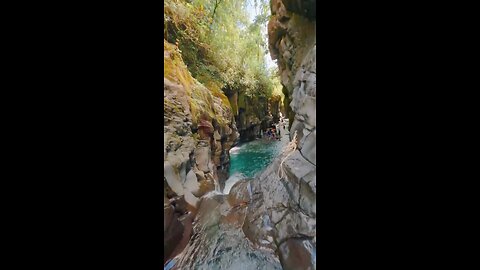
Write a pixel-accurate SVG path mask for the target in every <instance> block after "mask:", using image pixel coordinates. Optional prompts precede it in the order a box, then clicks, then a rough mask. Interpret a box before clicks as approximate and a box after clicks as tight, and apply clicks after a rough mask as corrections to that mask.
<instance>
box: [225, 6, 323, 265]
mask: <svg viewBox="0 0 480 270" xmlns="http://www.w3.org/2000/svg"><path fill="white" fill-rule="evenodd" d="M271 9H272V15H273V16H272V17H271V19H270V21H269V24H268V35H269V47H270V51H271V54H272V58H274V59H277V63H278V66H279V69H280V74H281V82H282V85H283V86H284V88H283V92H284V94H285V105H286V106H285V109H287V114H288V117H289V118H290V125H291V128H290V138H291V140H292V142H291V144H290V145H289V147H290V148H289V149H286V150H285V151H284V152H283V153H282V154H281V155H280V156H279V157H278V158H277V159H276V160H275V161H274V162H273V163H272V164H271V165H270V166H269V167H268V168H267V169H266V170H265V171H264V172H263V173H262V174H261V175H260V176H259V177H257V178H256V179H254V180H252V181H251V191H252V194H253V196H251V202H250V205H249V207H248V210H247V214H246V220H245V223H244V226H243V231H244V233H245V235H246V236H247V237H248V238H249V239H250V240H251V241H252V242H253V243H255V245H257V246H259V247H264V248H271V249H273V250H275V251H276V253H277V254H278V256H279V258H280V261H281V264H282V267H283V268H284V269H315V262H316V225H317V224H316V219H315V218H316V114H315V113H316V33H315V27H316V21H315V16H316V14H315V12H314V10H315V2H314V1H288V0H283V1H282V0H272V1H271ZM238 185H240V183H239V184H238ZM244 189H245V188H244ZM232 190H238V191H237V192H246V190H241V189H240V190H239V187H235V188H232Z"/></svg>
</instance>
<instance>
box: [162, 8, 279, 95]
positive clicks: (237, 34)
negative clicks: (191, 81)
mask: <svg viewBox="0 0 480 270" xmlns="http://www.w3.org/2000/svg"><path fill="white" fill-rule="evenodd" d="M247 1H248V0H247ZM247 1H246V0H243V1H242V0H191V1H187V0H166V1H165V2H164V7H165V13H164V23H165V27H164V32H165V37H166V39H167V41H168V42H170V43H175V44H177V45H178V47H179V49H180V51H181V53H182V58H183V60H184V62H185V64H186V65H187V67H188V69H189V71H190V73H191V74H192V76H193V77H194V78H196V79H197V80H198V81H199V82H201V83H202V84H204V85H206V86H207V87H208V89H209V90H210V91H212V93H213V94H214V95H215V96H218V97H222V96H223V95H219V94H218V91H219V89H221V90H223V91H224V92H232V91H238V92H239V93H244V94H245V95H246V96H247V97H262V98H266V99H268V98H269V97H270V96H271V95H272V93H273V91H274V89H275V87H276V84H275V82H274V80H273V79H272V76H271V74H269V71H267V68H266V63H265V52H268V46H267V44H266V38H265V32H266V29H263V28H264V24H265V22H266V21H268V18H269V15H270V14H269V1H268V0H257V1H254V2H250V3H247ZM247 4H254V5H255V6H256V7H258V8H259V10H261V14H260V15H258V16H256V17H255V19H254V22H253V23H250V22H249V19H248V13H247V8H246V7H247ZM222 100H224V102H228V99H227V100H225V98H222Z"/></svg>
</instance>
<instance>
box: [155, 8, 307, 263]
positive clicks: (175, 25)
mask: <svg viewBox="0 0 480 270" xmlns="http://www.w3.org/2000/svg"><path fill="white" fill-rule="evenodd" d="M315 5H316V3H315V1H294V0H292V1H289V0H270V1H266V0H265V1H261V0H258V1H253V0H252V1H235V0H193V1H187V0H168V1H165V2H164V7H165V11H164V179H163V181H164V191H163V193H164V254H163V260H164V264H165V266H164V268H165V269H315V268H316V266H315V264H316V115H315V111H316V31H315V28H316V12H315V8H316V7H315Z"/></svg>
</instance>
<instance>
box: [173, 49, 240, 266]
mask: <svg viewBox="0 0 480 270" xmlns="http://www.w3.org/2000/svg"><path fill="white" fill-rule="evenodd" d="M164 67H165V70H164V136H165V137H164V186H165V189H164V214H165V216H164V235H165V242H164V248H165V253H164V256H165V257H164V259H166V258H167V257H168V256H169V255H171V254H172V253H175V252H174V249H175V248H177V251H178V250H181V247H179V246H178V243H179V242H185V241H188V239H189V238H190V235H189V234H190V233H191V221H192V219H193V217H194V215H195V213H196V211H197V208H198V206H199V201H200V198H201V197H202V196H203V195H204V194H206V193H207V192H209V191H212V190H215V189H217V190H220V188H222V186H223V184H224V183H223V182H224V181H225V179H226V178H227V176H228V167H229V150H230V148H231V147H232V145H234V143H235V142H236V141H237V139H238V137H239V134H238V132H237V128H236V124H235V119H234V115H233V113H232V110H231V106H230V104H229V101H228V98H227V97H226V96H225V95H224V94H223V93H222V92H221V91H219V90H218V89H215V88H214V87H212V88H210V89H208V88H207V87H206V86H204V85H202V84H201V83H199V82H198V81H197V80H195V79H194V78H193V77H192V76H191V74H190V72H189V71H188V70H187V67H186V66H185V64H184V63H183V60H182V57H181V54H180V52H179V50H178V48H177V47H176V46H175V45H173V44H170V43H168V42H167V41H164ZM182 244H186V243H182Z"/></svg>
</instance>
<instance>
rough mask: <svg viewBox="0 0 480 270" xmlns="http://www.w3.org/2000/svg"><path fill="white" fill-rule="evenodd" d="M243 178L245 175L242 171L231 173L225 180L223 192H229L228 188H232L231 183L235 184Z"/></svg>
mask: <svg viewBox="0 0 480 270" xmlns="http://www.w3.org/2000/svg"><path fill="white" fill-rule="evenodd" d="M245 178H246V177H245V175H243V174H242V173H234V174H233V175H231V176H230V177H229V178H228V179H227V181H225V188H224V189H223V194H229V193H230V189H232V187H233V185H235V183H237V182H238V181H240V180H242V179H245Z"/></svg>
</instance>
